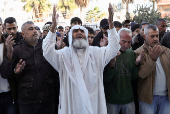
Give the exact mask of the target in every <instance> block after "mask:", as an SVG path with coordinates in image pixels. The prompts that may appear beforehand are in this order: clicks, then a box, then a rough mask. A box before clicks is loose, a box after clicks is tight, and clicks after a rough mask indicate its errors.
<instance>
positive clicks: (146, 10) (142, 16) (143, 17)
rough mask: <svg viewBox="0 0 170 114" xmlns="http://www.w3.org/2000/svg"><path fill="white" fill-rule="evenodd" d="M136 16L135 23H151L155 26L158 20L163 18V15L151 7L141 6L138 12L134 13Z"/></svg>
mask: <svg viewBox="0 0 170 114" xmlns="http://www.w3.org/2000/svg"><path fill="white" fill-rule="evenodd" d="M133 13H134V14H135V16H134V18H133V21H135V22H137V23H139V24H140V23H142V22H149V23H151V24H155V22H156V20H158V19H159V18H161V13H160V12H158V10H156V11H155V10H152V9H151V6H143V5H142V6H140V7H139V8H138V9H137V10H135V11H133Z"/></svg>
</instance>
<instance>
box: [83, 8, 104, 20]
mask: <svg viewBox="0 0 170 114" xmlns="http://www.w3.org/2000/svg"><path fill="white" fill-rule="evenodd" d="M104 16H106V13H105V12H103V13H102V12H101V10H99V7H95V8H94V9H91V10H89V11H88V12H86V20H87V21H88V22H91V21H92V19H94V22H96V21H99V20H101V19H102V18H103V17H104Z"/></svg>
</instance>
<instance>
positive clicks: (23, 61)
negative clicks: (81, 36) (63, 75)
mask: <svg viewBox="0 0 170 114" xmlns="http://www.w3.org/2000/svg"><path fill="white" fill-rule="evenodd" d="M113 23H114V27H115V29H116V31H117V33H118V35H119V37H120V42H119V44H120V46H121V48H120V52H119V54H118V55H117V56H116V57H115V58H113V59H112V60H111V61H110V62H109V64H108V65H107V66H106V67H105V69H104V71H103V84H104V91H105V100H106V105H107V113H108V114H119V113H121V114H135V113H136V114H170V94H169V92H170V90H169V89H170V84H169V83H170V82H169V81H170V77H169V76H170V70H169V68H170V61H169V58H170V50H169V48H170V38H169V37H170V32H166V28H167V21H166V20H165V19H162V18H161V19H158V20H157V21H156V22H155V25H152V24H150V23H148V22H142V23H135V22H130V21H129V20H124V21H123V22H119V21H114V22H113ZM51 25H52V22H46V23H45V24H44V26H43V27H42V33H41V31H40V29H41V28H39V27H38V26H36V25H34V23H33V22H32V21H28V22H25V23H24V24H23V25H22V27H21V30H22V32H18V31H17V30H18V26H17V21H16V20H15V18H14V17H8V18H6V19H5V20H4V22H3V21H2V19H1V18H0V114H34V113H33V112H36V113H35V114H47V113H48V114H54V113H55V114H58V108H60V105H58V104H59V93H60V90H59V89H60V81H59V80H60V79H59V73H58V72H57V71H56V70H55V69H54V68H53V67H52V66H51V64H49V63H48V61H47V60H46V59H45V58H44V57H43V50H42V42H43V40H44V39H45V38H46V36H47V34H48V32H49V31H50V29H51ZM75 25H82V21H81V19H80V18H78V17H74V18H72V19H71V20H70V25H68V26H66V27H62V26H58V27H56V31H57V32H56V40H55V41H56V46H55V47H54V48H55V49H56V50H59V48H58V45H59V43H60V41H61V39H63V42H62V48H64V47H69V41H68V36H69V32H70V29H71V28H72V27H73V26H75ZM85 28H86V29H87V30H88V44H89V46H98V47H101V48H102V47H105V46H107V45H108V42H109V40H108V32H107V31H108V29H109V23H108V19H102V20H101V21H100V29H95V30H94V29H93V28H91V27H88V26H86V27H85ZM96 54H97V53H96ZM31 107H34V111H33V108H31ZM46 109H48V110H46ZM26 112H27V113H26Z"/></svg>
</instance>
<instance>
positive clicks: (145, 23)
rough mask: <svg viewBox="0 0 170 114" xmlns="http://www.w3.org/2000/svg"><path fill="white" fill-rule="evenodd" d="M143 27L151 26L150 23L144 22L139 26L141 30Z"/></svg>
mask: <svg viewBox="0 0 170 114" xmlns="http://www.w3.org/2000/svg"><path fill="white" fill-rule="evenodd" d="M142 25H150V23H149V22H142V23H141V24H140V26H139V29H141V28H142Z"/></svg>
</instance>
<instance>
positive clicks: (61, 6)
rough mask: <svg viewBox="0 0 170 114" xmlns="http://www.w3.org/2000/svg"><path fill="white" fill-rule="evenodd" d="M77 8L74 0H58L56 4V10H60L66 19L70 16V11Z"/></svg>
mask: <svg viewBox="0 0 170 114" xmlns="http://www.w3.org/2000/svg"><path fill="white" fill-rule="evenodd" d="M76 8H77V5H76V4H75V2H74V0H59V3H58V4H57V10H59V11H60V12H62V14H63V17H64V18H65V19H66V18H67V17H69V16H70V12H72V11H73V10H74V9H76Z"/></svg>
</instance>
